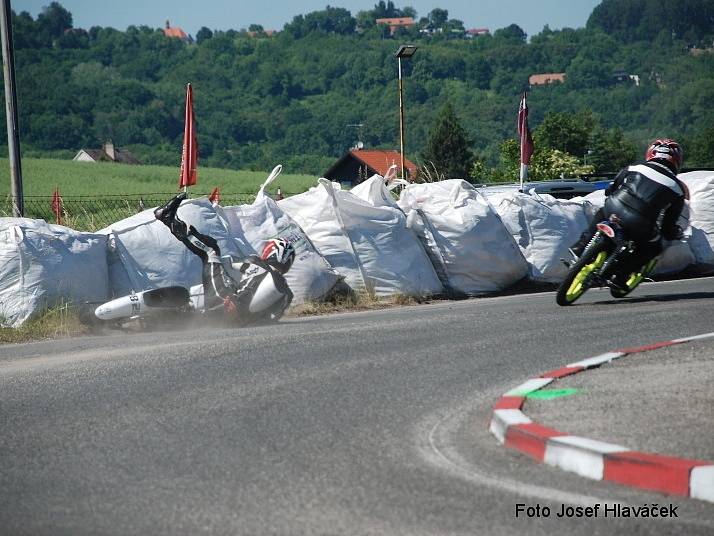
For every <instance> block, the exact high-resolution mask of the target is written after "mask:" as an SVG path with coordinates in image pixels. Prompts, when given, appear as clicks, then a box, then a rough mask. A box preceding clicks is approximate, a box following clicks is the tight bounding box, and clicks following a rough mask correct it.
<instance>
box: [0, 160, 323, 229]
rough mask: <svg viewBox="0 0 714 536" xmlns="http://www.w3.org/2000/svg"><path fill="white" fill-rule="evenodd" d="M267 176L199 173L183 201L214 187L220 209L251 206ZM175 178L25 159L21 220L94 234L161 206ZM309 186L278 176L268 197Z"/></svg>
mask: <svg viewBox="0 0 714 536" xmlns="http://www.w3.org/2000/svg"><path fill="white" fill-rule="evenodd" d="M269 173H270V170H268V171H265V172H260V171H232V170H228V169H218V168H200V167H199V170H198V183H197V184H196V185H195V186H191V187H190V188H189V196H190V197H200V196H202V195H208V194H209V193H210V192H211V191H212V190H213V189H214V188H215V187H218V188H220V192H221V205H224V206H230V205H242V204H246V203H252V202H253V200H254V199H255V195H256V194H257V193H258V190H259V189H260V186H261V185H262V184H263V182H265V179H266V178H267V177H268V175H269ZM178 176H179V170H178V167H175V168H174V167H169V166H144V165H138V166H131V165H122V164H114V163H90V162H73V161H71V160H52V159H47V158H26V159H23V161H22V185H23V194H24V215H25V217H27V218H32V219H42V220H45V221H47V222H49V223H58V224H62V225H65V226H67V227H71V228H73V229H77V230H80V231H97V230H99V229H102V228H104V227H106V226H108V225H110V224H112V223H114V222H117V221H119V220H122V219H124V218H127V217H129V216H131V215H133V214H136V213H137V212H141V211H142V210H145V209H148V208H152V207H155V206H158V205H161V204H163V203H164V202H166V201H167V200H168V199H170V198H171V196H172V195H173V194H174V193H176V192H177V191H178V189H179V188H178ZM315 184H317V178H316V177H311V176H309V175H287V174H284V175H280V177H279V178H278V179H276V180H275V181H274V182H273V183H272V184H271V185H270V186H269V187H268V193H269V194H275V192H276V191H277V189H278V187H280V189H281V191H282V193H283V194H284V195H293V194H298V193H301V192H304V191H306V190H307V189H308V188H310V187H311V186H314V185H315ZM55 188H59V192H60V195H61V197H62V209H61V210H60V211H59V215H58V214H57V213H56V212H54V210H53V205H52V202H51V198H52V193H53V192H54V190H55ZM12 215H13V208H12V200H11V198H10V166H9V162H8V159H7V158H0V217H3V216H5V217H7V216H12Z"/></svg>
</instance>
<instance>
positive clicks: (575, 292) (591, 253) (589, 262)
mask: <svg viewBox="0 0 714 536" xmlns="http://www.w3.org/2000/svg"><path fill="white" fill-rule="evenodd" d="M607 257H608V252H607V250H606V249H605V237H603V236H602V235H599V236H598V237H597V238H596V239H595V241H594V242H593V243H592V244H590V246H589V247H588V248H586V249H585V251H584V252H583V255H582V256H581V257H580V258H579V259H578V261H577V262H576V263H575V264H574V265H573V266H571V267H570V270H568V275H567V276H566V277H565V280H564V281H563V282H562V283H561V284H560V286H559V287H558V292H557V293H556V295H555V301H556V303H557V304H558V305H562V306H566V305H572V304H573V303H575V301H576V300H577V299H578V298H580V296H582V295H583V294H585V291H586V290H588V289H589V288H590V281H591V280H592V275H593V273H594V272H595V271H596V270H599V269H600V268H601V267H602V265H603V264H605V261H606V260H607Z"/></svg>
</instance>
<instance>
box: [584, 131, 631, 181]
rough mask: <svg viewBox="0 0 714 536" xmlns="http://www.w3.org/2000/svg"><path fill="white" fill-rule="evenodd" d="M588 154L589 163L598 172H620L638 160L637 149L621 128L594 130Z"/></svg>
mask: <svg viewBox="0 0 714 536" xmlns="http://www.w3.org/2000/svg"><path fill="white" fill-rule="evenodd" d="M588 153H589V156H588V162H589V163H590V164H592V165H593V166H594V167H595V171H598V172H602V171H619V170H620V169H622V168H623V167H625V166H627V165H629V164H631V163H632V162H634V161H635V160H636V159H637V147H636V146H635V144H634V142H633V141H632V140H629V139H627V138H625V135H624V133H623V132H622V129H619V128H613V129H610V130H607V129H604V128H602V127H596V128H595V129H593V132H592V135H591V137H590V149H589V151H588Z"/></svg>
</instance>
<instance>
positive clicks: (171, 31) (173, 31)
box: [164, 20, 193, 43]
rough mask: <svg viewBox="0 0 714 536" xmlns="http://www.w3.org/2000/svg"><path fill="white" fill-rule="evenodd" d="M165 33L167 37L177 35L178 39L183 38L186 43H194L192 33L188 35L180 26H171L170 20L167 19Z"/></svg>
mask: <svg viewBox="0 0 714 536" xmlns="http://www.w3.org/2000/svg"><path fill="white" fill-rule="evenodd" d="M164 35H165V36H166V37H175V38H177V39H181V41H183V42H185V43H193V39H192V38H191V36H190V35H188V34H187V33H186V32H184V31H183V30H182V29H181V28H179V27H178V26H171V24H169V21H168V20H167V21H166V27H165V28H164Z"/></svg>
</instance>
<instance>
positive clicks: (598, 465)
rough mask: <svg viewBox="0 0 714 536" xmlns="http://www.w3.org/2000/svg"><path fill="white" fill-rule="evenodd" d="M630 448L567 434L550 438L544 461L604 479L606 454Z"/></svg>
mask: <svg viewBox="0 0 714 536" xmlns="http://www.w3.org/2000/svg"><path fill="white" fill-rule="evenodd" d="M627 450H628V449H627V448H626V447H621V446H620V445H613V444H611V443H605V442H603V441H596V440H594V439H589V438H587V437H579V436H571V435H565V436H562V437H554V438H551V439H550V440H548V444H547V445H546V448H545V457H544V459H543V461H544V462H545V463H547V464H548V465H554V466H555V467H560V468H561V469H565V470H566V471H571V472H573V473H577V474H579V475H580V476H585V477H588V478H592V479H595V480H602V476H603V472H604V468H605V459H604V458H605V454H609V453H613V452H625V451H627Z"/></svg>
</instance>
